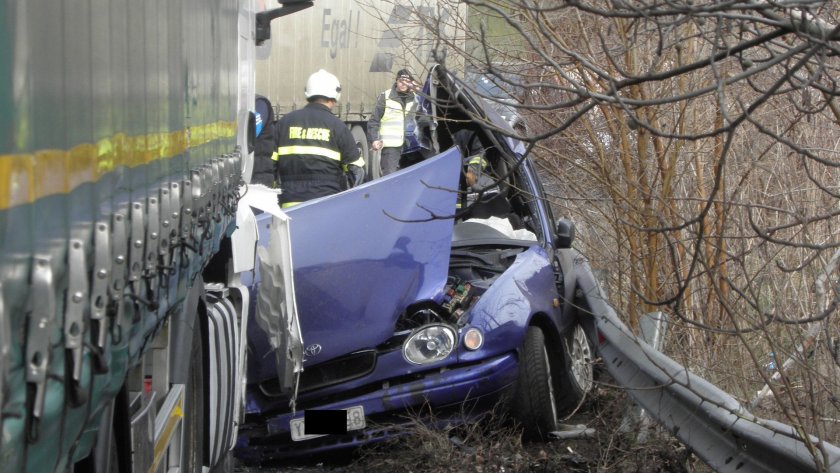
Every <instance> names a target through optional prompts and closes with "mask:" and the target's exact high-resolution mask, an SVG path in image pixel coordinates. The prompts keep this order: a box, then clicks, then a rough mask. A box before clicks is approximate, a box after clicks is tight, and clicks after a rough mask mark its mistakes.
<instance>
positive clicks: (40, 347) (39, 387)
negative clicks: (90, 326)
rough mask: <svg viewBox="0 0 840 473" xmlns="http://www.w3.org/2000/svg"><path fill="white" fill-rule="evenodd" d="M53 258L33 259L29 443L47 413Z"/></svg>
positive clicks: (29, 319) (28, 334)
mask: <svg viewBox="0 0 840 473" xmlns="http://www.w3.org/2000/svg"><path fill="white" fill-rule="evenodd" d="M53 284H54V283H53V272H52V266H51V259H50V257H49V256H35V257H34V258H33V259H32V277H31V280H30V283H29V286H30V292H29V307H28V309H29V312H28V314H27V327H26V358H24V363H25V366H26V383H27V385H28V386H29V387H30V388H31V389H28V390H27V396H26V405H27V411H28V413H29V422H28V423H27V432H26V435H27V439H28V440H29V441H35V440H37V439H38V435H39V431H38V429H39V424H40V421H41V415H42V414H43V411H44V399H45V396H46V389H47V367H48V366H49V362H50V347H51V333H52V331H53V324H54V323H55V288H54V285H53Z"/></svg>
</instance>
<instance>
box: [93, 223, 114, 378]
mask: <svg viewBox="0 0 840 473" xmlns="http://www.w3.org/2000/svg"><path fill="white" fill-rule="evenodd" d="M110 237H111V231H110V228H109V226H108V224H107V223H105V222H97V223H96V225H95V226H94V231H93V276H92V279H93V281H92V283H91V289H90V333H91V342H92V345H93V347H94V348H93V350H92V352H91V355H92V362H93V371H94V373H96V374H104V373H107V372H108V362H107V361H106V359H105V339H106V335H107V333H108V318H107V315H108V288H109V287H110V285H111V273H112V271H111V264H112V263H111V238H110Z"/></svg>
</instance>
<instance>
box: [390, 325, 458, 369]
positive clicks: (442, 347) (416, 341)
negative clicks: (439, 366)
mask: <svg viewBox="0 0 840 473" xmlns="http://www.w3.org/2000/svg"><path fill="white" fill-rule="evenodd" d="M456 339H457V338H456V336H455V330H453V329H452V328H451V327H449V326H447V325H427V326H425V327H421V328H420V329H418V330H417V331H416V332H414V333H413V334H412V335H411V336H410V337H408V339H406V341H405V342H404V343H403V357H404V358H405V359H406V360H407V361H408V362H409V363H414V364H416V365H425V364H428V363H434V362H435V361H440V360H442V359H444V358H446V357H447V356H449V354H450V353H452V350H453V348H455V340H456Z"/></svg>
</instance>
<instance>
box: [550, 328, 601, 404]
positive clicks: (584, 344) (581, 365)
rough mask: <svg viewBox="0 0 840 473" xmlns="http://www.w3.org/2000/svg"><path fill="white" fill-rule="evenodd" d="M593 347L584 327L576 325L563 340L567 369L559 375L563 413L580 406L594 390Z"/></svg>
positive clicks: (560, 400)
mask: <svg viewBox="0 0 840 473" xmlns="http://www.w3.org/2000/svg"><path fill="white" fill-rule="evenodd" d="M592 353H593V350H592V346H591V345H590V344H589V339H587V338H586V332H585V331H584V330H583V326H582V325H580V324H579V323H578V324H575V326H574V328H573V329H572V330H571V331H570V332H569V333H568V334H567V335H566V336H565V337H564V339H563V359H564V362H565V363H564V365H565V369H564V370H563V372H562V373H558V375H557V378H558V379H557V384H556V386H557V407H558V409H559V410H560V412H561V413H567V412H569V411H572V410H574V409H575V408H577V407H578V405H580V403H581V401H583V398H584V397H585V396H586V394H587V393H589V391H590V390H592V386H593V384H594V382H593V375H594V368H593V357H592Z"/></svg>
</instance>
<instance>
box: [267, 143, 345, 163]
mask: <svg viewBox="0 0 840 473" xmlns="http://www.w3.org/2000/svg"><path fill="white" fill-rule="evenodd" d="M275 154H276V155H277V156H288V155H290V154H309V155H314V156H323V157H325V158H327V159H332V160H335V161H341V153H339V152H338V151H334V150H331V149H329V148H322V147H320V146H280V147H279V148H277V151H275ZM271 159H274V160H275V161H276V158H275V157H274V156H273V155H272V156H271Z"/></svg>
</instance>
